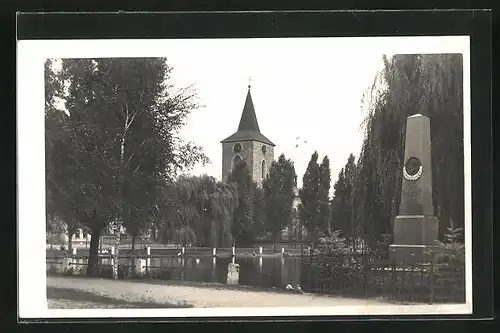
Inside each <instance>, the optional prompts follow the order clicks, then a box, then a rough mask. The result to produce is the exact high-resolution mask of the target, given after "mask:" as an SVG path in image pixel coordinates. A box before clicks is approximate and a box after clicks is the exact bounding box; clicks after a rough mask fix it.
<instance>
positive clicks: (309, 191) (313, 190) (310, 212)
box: [299, 151, 320, 241]
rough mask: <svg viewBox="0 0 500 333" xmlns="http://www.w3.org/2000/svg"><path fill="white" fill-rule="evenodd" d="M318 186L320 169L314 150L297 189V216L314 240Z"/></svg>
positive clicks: (317, 229)
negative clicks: (298, 199)
mask: <svg viewBox="0 0 500 333" xmlns="http://www.w3.org/2000/svg"><path fill="white" fill-rule="evenodd" d="M319 188H320V170H319V165H318V152H316V151H315V152H314V153H313V154H312V156H311V159H310V161H309V163H308V165H307V169H306V172H305V173H304V176H303V178H302V188H301V189H300V190H299V198H300V205H299V218H300V221H301V224H302V225H303V226H304V227H305V228H306V229H307V231H308V233H309V234H311V235H312V237H313V241H315V240H316V238H317V235H318V231H319V226H320V221H319V214H318V212H319V206H318V202H319V191H320V190H319Z"/></svg>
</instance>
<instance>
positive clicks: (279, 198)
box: [262, 154, 295, 242]
mask: <svg viewBox="0 0 500 333" xmlns="http://www.w3.org/2000/svg"><path fill="white" fill-rule="evenodd" d="M294 184H295V168H294V166H293V162H292V161H291V160H290V159H287V158H286V157H285V155H284V154H281V155H280V157H279V158H278V161H273V162H272V163H271V167H270V168H269V174H268V176H267V177H266V179H265V180H264V182H263V186H262V187H263V189H264V203H265V204H264V205H265V206H264V211H265V215H266V217H265V219H266V229H267V231H269V232H270V233H271V234H272V236H273V240H274V242H277V241H279V239H280V236H281V231H282V230H283V228H284V227H285V226H287V225H290V224H291V222H292V211H293V199H294V194H293V188H294Z"/></svg>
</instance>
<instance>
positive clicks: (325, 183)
mask: <svg viewBox="0 0 500 333" xmlns="http://www.w3.org/2000/svg"><path fill="white" fill-rule="evenodd" d="M330 173H331V172H330V160H329V159H328V156H325V157H324V158H323V161H322V162H321V164H320V166H319V188H318V192H319V193H318V203H317V204H318V222H319V223H318V228H319V229H320V230H321V231H323V232H329V231H330V221H331V211H330V198H329V197H330V183H331V176H330Z"/></svg>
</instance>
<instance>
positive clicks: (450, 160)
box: [353, 54, 464, 240]
mask: <svg viewBox="0 0 500 333" xmlns="http://www.w3.org/2000/svg"><path fill="white" fill-rule="evenodd" d="M383 61H384V69H383V70H382V71H381V72H380V74H379V75H378V76H377V78H376V81H375V84H374V86H373V87H372V89H370V90H369V91H368V94H367V95H366V97H368V100H367V101H366V104H367V105H368V113H367V117H366V121H365V123H364V126H365V138H364V142H363V146H362V151H361V155H360V158H359V161H358V168H357V176H356V184H355V189H354V197H353V199H354V200H355V203H354V205H353V207H354V209H355V221H356V225H357V226H358V227H360V228H361V229H362V230H363V231H364V233H365V235H366V236H367V238H368V240H371V239H374V238H377V237H378V236H379V235H380V234H383V233H388V232H392V223H393V219H394V217H395V216H396V215H397V213H398V207H399V203H400V198H401V196H400V193H401V172H400V170H402V167H403V154H404V136H405V131H406V118H407V117H408V116H410V115H412V114H415V113H421V114H424V115H426V116H428V117H429V118H430V120H431V140H432V157H433V160H432V172H433V198H434V208H435V212H436V214H437V215H438V217H439V220H440V224H439V228H440V232H439V235H440V238H442V237H443V234H444V230H445V228H446V227H447V226H448V225H449V223H450V221H451V220H453V221H454V222H455V223H456V224H457V226H459V227H461V226H463V221H464V215H463V205H464V201H463V198H464V192H463V191H464V188H463V183H464V181H463V177H464V174H463V159H464V155H463V86H462V85H463V59H462V56H461V55H460V54H439V55H435V54H429V55H395V56H392V57H384V58H383Z"/></svg>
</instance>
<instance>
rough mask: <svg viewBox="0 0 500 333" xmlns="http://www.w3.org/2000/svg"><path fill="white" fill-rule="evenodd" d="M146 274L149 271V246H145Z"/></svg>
mask: <svg viewBox="0 0 500 333" xmlns="http://www.w3.org/2000/svg"><path fill="white" fill-rule="evenodd" d="M146 255H147V258H146V274H149V273H150V266H151V247H150V246H148V247H146Z"/></svg>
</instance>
